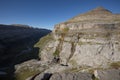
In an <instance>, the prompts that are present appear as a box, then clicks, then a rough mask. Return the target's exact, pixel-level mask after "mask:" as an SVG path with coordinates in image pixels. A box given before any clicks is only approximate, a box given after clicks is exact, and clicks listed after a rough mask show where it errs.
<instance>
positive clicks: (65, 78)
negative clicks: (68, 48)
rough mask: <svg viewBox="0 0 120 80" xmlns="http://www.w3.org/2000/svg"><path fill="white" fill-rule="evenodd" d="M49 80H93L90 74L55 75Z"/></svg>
mask: <svg viewBox="0 0 120 80" xmlns="http://www.w3.org/2000/svg"><path fill="white" fill-rule="evenodd" d="M49 80H92V75H91V74H88V73H80V72H79V73H55V74H53V75H52V76H51V78H50V79H49Z"/></svg>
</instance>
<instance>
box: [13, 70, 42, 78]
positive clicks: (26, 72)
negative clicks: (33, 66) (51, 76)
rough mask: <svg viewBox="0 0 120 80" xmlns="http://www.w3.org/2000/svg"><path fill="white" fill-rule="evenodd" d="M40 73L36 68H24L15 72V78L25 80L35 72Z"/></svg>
mask: <svg viewBox="0 0 120 80" xmlns="http://www.w3.org/2000/svg"><path fill="white" fill-rule="evenodd" d="M38 73H40V72H39V71H38V70H34V71H30V70H29V69H26V70H24V71H23V72H20V73H16V74H15V78H16V80H25V79H26V78H28V77H31V76H34V75H35V74H38Z"/></svg>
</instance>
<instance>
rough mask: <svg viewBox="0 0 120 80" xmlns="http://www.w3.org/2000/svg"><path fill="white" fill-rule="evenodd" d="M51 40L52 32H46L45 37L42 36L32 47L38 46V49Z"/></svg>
mask: <svg viewBox="0 0 120 80" xmlns="http://www.w3.org/2000/svg"><path fill="white" fill-rule="evenodd" d="M52 40H53V36H52V34H48V35H47V36H45V37H42V38H41V39H40V40H39V41H38V43H36V44H35V45H34V47H39V48H40V49H42V48H44V46H45V45H46V44H47V43H48V42H49V41H52Z"/></svg>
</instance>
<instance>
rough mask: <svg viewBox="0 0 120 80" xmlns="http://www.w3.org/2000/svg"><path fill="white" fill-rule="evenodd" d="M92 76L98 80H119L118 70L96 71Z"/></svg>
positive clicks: (119, 72)
mask: <svg viewBox="0 0 120 80" xmlns="http://www.w3.org/2000/svg"><path fill="white" fill-rule="evenodd" d="M94 75H95V77H96V78H97V79H98V80H120V70H119V69H109V70H96V71H95V72H94Z"/></svg>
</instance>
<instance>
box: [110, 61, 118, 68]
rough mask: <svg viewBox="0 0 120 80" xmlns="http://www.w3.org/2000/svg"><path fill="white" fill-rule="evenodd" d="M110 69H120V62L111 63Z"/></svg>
mask: <svg viewBox="0 0 120 80" xmlns="http://www.w3.org/2000/svg"><path fill="white" fill-rule="evenodd" d="M110 67H111V68H120V61H118V62H113V63H111V64H110Z"/></svg>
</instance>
